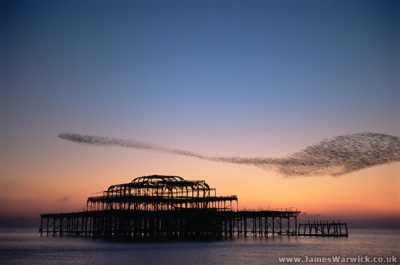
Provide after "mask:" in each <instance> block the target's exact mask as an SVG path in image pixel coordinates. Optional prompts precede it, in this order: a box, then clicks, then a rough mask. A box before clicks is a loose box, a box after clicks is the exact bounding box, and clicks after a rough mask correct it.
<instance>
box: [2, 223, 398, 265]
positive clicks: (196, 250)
mask: <svg viewBox="0 0 400 265" xmlns="http://www.w3.org/2000/svg"><path fill="white" fill-rule="evenodd" d="M332 255H334V256H337V255H340V256H343V257H357V256H365V255H368V256H369V257H387V256H389V257H390V256H396V257H397V258H400V230H354V229H353V230H351V231H350V237H349V238H294V237H291V238H287V237H282V238H274V239H273V238H268V239H265V238H253V237H248V238H246V239H244V238H237V239H234V240H225V241H218V242H162V243H138V242H115V241H107V240H100V239H84V238H53V237H48V238H46V237H42V238H41V237H40V236H39V233H37V230H34V229H24V230H22V229H19V230H17V229H7V230H4V229H3V230H0V264H7V265H13V264H44V265H47V264H49V265H50V264H51V265H53V264H74V265H75V264H78V265H80V264H107V265H108V264H157V265H158V264H168V265H170V264H193V265H196V264H221V265H222V264H223V265H228V264H229V265H230V264H233V265H235V264H241V265H242V264H246V265H250V264H283V263H281V262H279V257H292V256H294V257H297V256H299V257H302V258H303V260H305V259H306V256H307V257H309V258H314V257H322V256H323V257H329V256H332ZM307 263H309V262H306V264H307ZM399 263H400V262H399V261H398V264H399ZM310 264H311V263H310ZM314 264H315V263H314ZM326 264H331V262H327V263H326ZM341 264H343V263H341ZM371 264H373V263H371Z"/></svg>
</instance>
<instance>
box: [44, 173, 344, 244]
mask: <svg viewBox="0 0 400 265" xmlns="http://www.w3.org/2000/svg"><path fill="white" fill-rule="evenodd" d="M237 203H238V198H237V196H236V195H230V196H217V194H216V190H215V189H214V188H211V187H210V186H209V185H208V184H207V183H206V182H205V181H203V180H185V179H183V178H181V177H177V176H160V175H152V176H145V177H139V178H135V179H134V180H133V181H132V182H129V183H124V184H117V185H112V186H110V187H109V188H108V189H107V190H105V191H104V192H102V194H101V195H100V196H94V197H89V198H88V199H87V204H86V208H85V209H84V210H83V211H80V212H72V213H48V214H42V215H41V223H40V228H39V232H40V234H41V236H60V237H62V236H67V237H92V238H123V239H132V240H173V239H223V238H232V237H247V236H254V237H270V236H271V237H275V236H298V235H302V236H311V235H319V236H325V235H329V234H330V233H333V232H332V231H339V230H337V226H335V225H333V226H328V230H326V229H325V228H322V227H323V226H314V225H311V223H306V224H300V225H299V224H298V220H297V218H298V215H299V214H300V211H297V210H294V209H280V210H257V211H256V210H254V211H251V210H244V211H239V210H238V209H237ZM341 226H342V224H341V225H339V229H341ZM331 227H333V228H332V229H331ZM335 227H336V228H335ZM340 234H341V233H337V235H340ZM346 234H347V226H346Z"/></svg>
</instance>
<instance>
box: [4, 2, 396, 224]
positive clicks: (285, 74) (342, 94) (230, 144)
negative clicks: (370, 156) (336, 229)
mask: <svg viewBox="0 0 400 265" xmlns="http://www.w3.org/2000/svg"><path fill="white" fill-rule="evenodd" d="M0 12H1V13H0V14H1V15H0V17H1V20H0V21H1V31H0V45H1V46H0V56H1V57H0V58H1V59H0V66H1V68H0V69H1V72H0V77H1V78H0V82H1V83H0V85H1V96H0V101H1V104H0V108H1V130H0V136H1V138H0V140H1V142H0V143H1V153H0V155H1V159H0V163H1V164H0V166H1V175H0V177H1V178H0V216H2V217H3V218H6V219H7V218H8V219H7V220H14V219H15V218H20V219H21V220H28V218H30V220H36V222H38V221H39V214H40V213H45V212H61V211H77V210H81V209H82V207H83V206H85V205H86V198H87V197H88V196H91V195H93V194H94V193H95V192H99V191H102V190H105V189H106V188H107V187H108V186H109V185H112V184H116V183H125V182H129V181H131V179H133V178H134V177H139V176H145V175H151V174H164V175H178V176H182V177H184V178H187V179H204V180H206V181H207V182H208V183H209V184H210V185H211V186H213V187H215V188H217V192H218V193H219V194H221V195H231V194H236V195H238V197H239V208H241V209H250V208H254V209H258V208H264V209H265V208H286V207H294V208H298V209H299V210H301V211H303V212H304V213H306V214H309V215H318V214H323V215H327V216H333V217H342V218H344V220H346V219H347V220H353V219H354V220H355V219H357V218H358V219H357V220H379V219H385V220H386V219H387V220H392V221H393V220H394V221H393V222H396V221H399V220H400V188H399V187H400V174H399V172H400V165H399V163H398V162H397V163H391V164H386V165H382V166H376V167H372V168H368V169H363V170H360V171H356V172H354V173H350V174H346V175H344V176H339V177H331V176H319V177H306V178H303V177H290V178H287V177H283V176H281V175H279V174H278V173H276V172H273V171H266V170H262V169H259V168H254V167H250V166H246V165H231V164H224V163H215V162H210V161H199V160H196V159H193V158H188V157H180V156H173V155H168V154H160V153H155V152H148V151H140V150H128V149H122V148H117V147H115V148H108V147H94V146H84V145H78V144H74V143H71V142H67V141H63V140H61V139H60V138H58V137H57V135H58V134H59V133H62V132H73V133H81V134H93V135H102V136H113V137H120V138H126V139H135V140H141V141H149V142H154V143H158V144H160V145H163V146H167V147H171V148H181V149H187V150H194V151H196V152H199V153H204V154H207V155H215V156H252V157H263V156H268V157H269V156H273V157H283V156H286V155H288V154H291V153H294V152H297V151H299V150H301V149H303V148H304V147H306V146H309V145H312V144H314V143H317V142H319V141H321V140H323V139H327V138H331V137H334V136H337V135H343V134H351V133H359V132H377V133H385V134H390V135H395V136H399V135H400V115H399V113H400V107H399V106H400V105H399V102H400V2H399V1H387V0H376V1H370V0H366V1H361V0H358V1H354V0H346V1H344V0H338V1H332V0H324V1H320V0H300V1H294V0H292V1H288V0H280V1H278V0H265V1H256V0H251V1H244V0H242V1H235V0H233V1H224V0H220V1H211V0H210V1H208V0H198V1H175V0H171V1H153V0H150V1H123V0H121V1H105V0H100V1H89V0H88V1H77V0H72V1H42V0H40V1H20V0H15V1H4V0H2V1H1V7H0ZM13 218H14V219H13ZM24 218H25V219H24ZM335 219H337V218H335ZM26 222H27V221H26ZM32 222H33V223H34V222H35V221H31V223H32ZM4 223H6V222H3V224H4ZM22 223H23V222H22ZM23 224H24V223H23ZM26 224H27V223H26ZM374 224H379V222H378V221H377V222H375V223H374Z"/></svg>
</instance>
